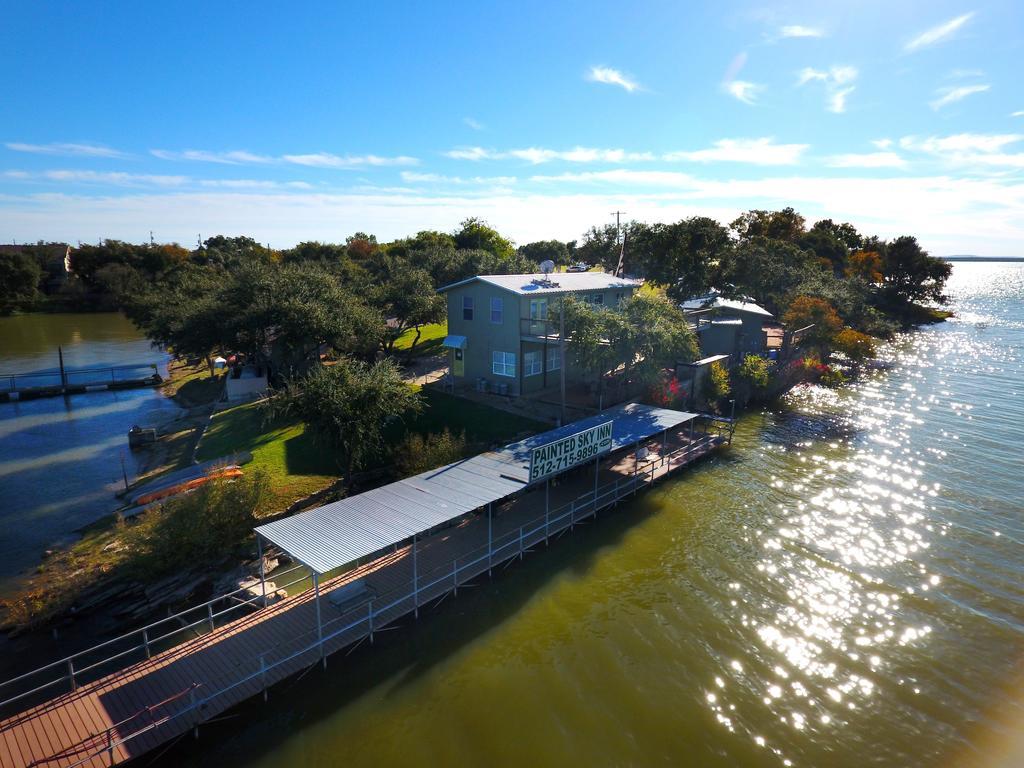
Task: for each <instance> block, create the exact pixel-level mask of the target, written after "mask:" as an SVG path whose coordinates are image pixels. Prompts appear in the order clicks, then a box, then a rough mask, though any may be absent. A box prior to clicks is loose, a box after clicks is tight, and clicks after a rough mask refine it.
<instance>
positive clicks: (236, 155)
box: [149, 149, 275, 165]
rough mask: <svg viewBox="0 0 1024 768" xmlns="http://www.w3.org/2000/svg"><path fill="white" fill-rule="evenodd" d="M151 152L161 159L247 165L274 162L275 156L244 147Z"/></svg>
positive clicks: (150, 151)
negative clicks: (249, 150) (222, 150)
mask: <svg viewBox="0 0 1024 768" xmlns="http://www.w3.org/2000/svg"><path fill="white" fill-rule="evenodd" d="M149 153H150V154H151V155H153V157H159V158H160V159H161V160H188V161H193V162H199V163H222V164H224V165H245V164H257V163H273V162H275V158H273V157H269V156H267V155H257V154H254V153H252V152H247V151H245V150H244V149H236V150H231V151H228V152H214V151H210V150H207V149H184V150H181V151H180V152H174V151H172V150H169V149H151V150H149Z"/></svg>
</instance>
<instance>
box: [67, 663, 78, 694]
mask: <svg viewBox="0 0 1024 768" xmlns="http://www.w3.org/2000/svg"><path fill="white" fill-rule="evenodd" d="M68 682H69V683H70V684H71V692H72V693H74V692H75V691H77V690H78V686H77V685H76V684H75V663H74V662H73V661H72V660H71V659H68Z"/></svg>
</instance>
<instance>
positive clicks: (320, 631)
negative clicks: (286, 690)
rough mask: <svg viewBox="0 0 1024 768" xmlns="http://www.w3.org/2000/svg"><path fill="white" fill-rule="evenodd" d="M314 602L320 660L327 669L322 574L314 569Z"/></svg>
mask: <svg viewBox="0 0 1024 768" xmlns="http://www.w3.org/2000/svg"><path fill="white" fill-rule="evenodd" d="M313 603H314V604H315V605H316V642H317V645H319V646H320V661H321V662H322V663H323V665H324V669H327V655H326V654H325V653H324V625H323V623H321V621H320V574H318V573H317V572H316V571H313Z"/></svg>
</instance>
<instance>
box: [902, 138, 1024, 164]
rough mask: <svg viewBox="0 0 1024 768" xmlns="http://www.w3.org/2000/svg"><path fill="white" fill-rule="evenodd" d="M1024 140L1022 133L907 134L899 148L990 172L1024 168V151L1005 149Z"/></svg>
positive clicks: (948, 162) (947, 162)
mask: <svg viewBox="0 0 1024 768" xmlns="http://www.w3.org/2000/svg"><path fill="white" fill-rule="evenodd" d="M1022 141H1024V134H1020V133H958V134H954V135H952V136H929V137H926V138H920V137H918V136H904V137H903V138H902V139H900V147H901V148H902V149H905V150H909V151H913V152H923V153H927V154H929V155H931V156H932V157H933V158H935V159H936V160H939V161H942V162H944V163H946V164H949V165H954V166H959V167H961V168H966V169H973V170H975V171H978V172H984V173H990V172H992V171H999V170H1001V169H1018V168H1024V152H1006V151H1005V150H1006V149H1007V148H1008V147H1009V146H1010V145H1012V144H1018V143H1020V142H1022Z"/></svg>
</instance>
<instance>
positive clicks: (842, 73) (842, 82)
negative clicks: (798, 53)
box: [796, 66, 857, 114]
mask: <svg viewBox="0 0 1024 768" xmlns="http://www.w3.org/2000/svg"><path fill="white" fill-rule="evenodd" d="M856 79H857V68H856V67H850V66H835V67H830V68H829V69H827V70H825V69H814V68H813V67H804V68H803V69H801V70H800V71H799V72H798V73H797V81H796V85H797V87H798V88H800V87H802V86H804V85H807V84H808V83H812V82H821V83H824V84H825V95H826V100H825V108H826V109H827V110H828V111H829V112H835V113H836V114H842V113H843V112H845V111H846V99H847V97H849V95H850V94H851V93H853V90H854V86H852V85H850V83H852V82H853V81H854V80H856Z"/></svg>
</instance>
